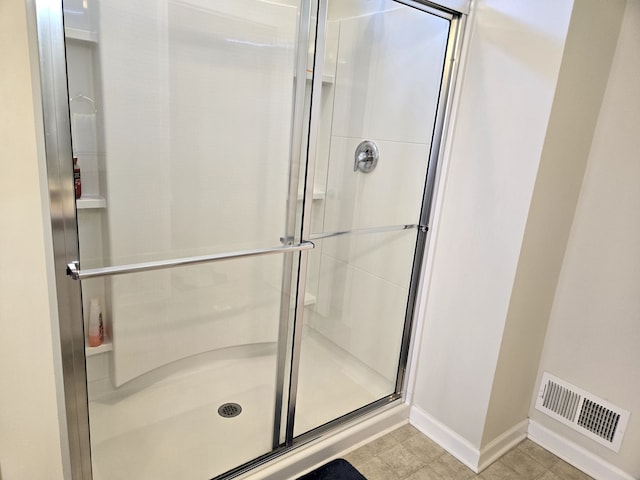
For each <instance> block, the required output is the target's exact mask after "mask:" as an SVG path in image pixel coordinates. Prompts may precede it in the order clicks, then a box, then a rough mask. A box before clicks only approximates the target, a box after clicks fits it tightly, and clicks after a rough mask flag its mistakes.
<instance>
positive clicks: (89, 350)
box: [85, 338, 113, 357]
mask: <svg viewBox="0 0 640 480" xmlns="http://www.w3.org/2000/svg"><path fill="white" fill-rule="evenodd" d="M112 350H113V343H111V340H109V339H106V338H105V339H104V343H103V344H102V345H99V346H97V347H90V346H89V345H86V346H85V355H86V356H87V357H92V356H93V355H98V354H100V353H107V352H110V351H112Z"/></svg>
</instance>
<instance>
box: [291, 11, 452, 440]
mask: <svg viewBox="0 0 640 480" xmlns="http://www.w3.org/2000/svg"><path fill="white" fill-rule="evenodd" d="M411 4H412V6H407V5H404V4H402V3H400V2H395V1H391V0H387V1H380V2H367V1H363V0H335V1H329V4H328V21H327V29H326V31H327V34H326V43H325V59H326V62H325V65H324V70H323V72H322V73H323V83H322V98H321V105H322V106H321V108H322V112H321V113H322V119H321V120H320V122H319V125H320V127H319V128H320V130H319V133H318V141H317V150H316V165H315V185H314V187H315V191H316V196H314V199H315V200H314V201H313V208H312V210H311V211H312V218H311V236H310V239H311V240H312V241H313V242H314V243H315V244H316V248H315V249H314V250H313V252H311V253H310V254H309V265H308V272H309V275H308V280H307V289H306V290H307V298H308V301H307V306H306V308H305V312H304V327H303V334H302V344H301V348H300V352H301V354H300V376H299V385H298V396H297V403H296V411H295V420H296V422H295V430H294V432H295V435H301V434H304V433H305V432H308V431H310V430H312V429H314V428H316V427H319V426H322V425H323V424H325V423H327V422H330V421H332V420H333V419H336V418H339V417H341V416H343V415H346V414H348V413H350V412H353V411H355V410H358V409H360V408H362V407H364V406H366V405H369V404H371V403H373V402H376V401H378V400H380V399H383V398H387V399H393V398H398V397H399V394H400V393H401V392H402V375H403V371H402V369H403V368H404V366H403V360H404V361H406V355H407V351H406V349H407V340H408V337H409V329H410V320H411V314H412V311H413V310H412V309H413V300H414V296H415V288H416V287H417V282H416V279H417V278H418V273H419V269H420V265H421V251H420V250H421V249H422V248H423V247H424V241H425V236H426V228H425V227H426V225H427V222H428V214H429V212H428V210H429V208H428V205H429V199H430V193H431V192H430V188H427V185H426V184H427V178H428V176H429V177H430V178H433V173H434V169H435V166H434V165H433V164H432V165H430V158H431V155H432V154H433V155H437V144H436V146H432V142H433V139H434V138H435V139H436V142H437V140H438V138H439V137H438V135H439V134H438V133H437V128H436V120H437V118H439V117H438V115H437V112H438V106H439V102H440V98H441V89H442V88H443V87H442V80H443V75H444V66H445V56H446V53H447V45H448V42H449V36H450V28H451V17H447V15H446V14H443V13H442V12H436V13H438V14H434V13H433V11H431V10H429V9H428V8H426V7H421V8H425V9H424V10H422V9H420V8H416V7H420V5H419V3H418V2H411ZM443 96H446V95H444V94H443ZM442 103H444V100H443V102H442ZM434 132H436V133H435V134H434ZM432 163H435V162H432ZM428 172H429V173H430V175H428ZM316 197H317V198H316ZM403 356H404V359H403V358H402V357H403Z"/></svg>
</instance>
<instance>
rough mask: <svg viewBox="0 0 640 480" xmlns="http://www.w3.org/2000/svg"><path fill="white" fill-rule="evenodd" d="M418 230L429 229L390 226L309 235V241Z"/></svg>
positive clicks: (411, 226) (410, 226)
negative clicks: (341, 236)
mask: <svg viewBox="0 0 640 480" xmlns="http://www.w3.org/2000/svg"><path fill="white" fill-rule="evenodd" d="M416 228H419V229H420V231H421V232H426V231H427V227H424V226H422V225H416V224H408V225H390V226H387V227H370V228H356V229H354V230H342V231H340V232H327V233H312V234H311V235H309V237H310V238H309V239H310V240H312V241H313V240H322V239H324V238H331V237H339V236H340V235H368V234H370V233H387V232H400V231H402V230H414V229H416Z"/></svg>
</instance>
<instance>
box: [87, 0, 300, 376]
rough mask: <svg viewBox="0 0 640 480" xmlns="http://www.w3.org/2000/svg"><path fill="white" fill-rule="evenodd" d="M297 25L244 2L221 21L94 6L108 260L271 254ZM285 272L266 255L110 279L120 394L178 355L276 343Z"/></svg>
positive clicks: (145, 8)
mask: <svg viewBox="0 0 640 480" xmlns="http://www.w3.org/2000/svg"><path fill="white" fill-rule="evenodd" d="M296 14H297V11H296V8H294V7H292V6H288V5H284V4H282V5H278V4H275V3H267V2H253V1H244V0H243V1H221V2H216V4H215V10H213V9H212V7H211V5H210V2H201V1H195V0H194V1H189V2H177V1H176V2H169V4H168V5H164V6H160V4H158V3H157V2H155V1H151V0H145V1H142V2H135V4H132V3H131V2H125V1H120V0H114V1H110V2H103V3H101V11H100V22H101V23H100V30H99V31H100V42H101V43H100V48H101V71H102V75H103V80H104V81H103V84H104V103H105V138H106V150H107V153H108V169H107V184H108V187H109V190H110V191H109V195H108V197H109V210H108V216H109V235H110V238H109V241H110V254H111V262H112V263H115V264H118V263H128V262H139V261H145V260H149V259H157V258H168V257H180V256H188V255H197V254H202V253H204V251H205V249H206V251H207V253H210V252H211V249H210V248H207V247H210V246H211V245H214V246H215V251H219V252H223V251H233V250H241V249H244V248H251V247H254V248H255V247H271V246H276V245H278V244H279V238H280V236H282V233H283V223H284V219H285V210H284V209H285V200H286V192H287V176H288V163H289V143H290V142H289V135H290V130H291V129H290V122H291V98H292V88H293V62H294V54H295V52H294V48H293V46H294V45H295V42H294V35H295V33H296V22H297V20H296ZM132 45H135V49H132V48H131V46H132ZM281 266H282V259H281V258H277V257H274V258H273V259H270V260H268V261H258V260H256V261H255V262H253V261H249V262H246V263H243V262H241V263H240V264H238V263H236V262H232V263H223V264H218V265H216V266H215V267H212V266H210V267H208V268H204V269H198V268H196V269H189V270H188V271H187V270H183V271H171V272H169V271H164V272H155V273H148V274H145V275H144V277H140V276H137V275H132V276H127V277H121V278H114V279H113V281H112V291H113V335H114V352H113V357H114V366H115V369H114V373H115V382H116V384H120V383H122V382H124V381H126V380H128V379H130V378H132V377H135V376H136V375H139V374H141V373H144V372H145V371H148V370H150V369H153V368H155V367H157V366H160V365H162V364H164V363H168V362H171V361H173V360H176V359H179V358H182V357H184V356H186V355H193V354H195V353H198V352H202V351H206V350H210V349H214V348H219V347H223V346H227V345H229V344H233V343H234V342H237V343H247V342H249V343H251V342H256V341H257V342H261V341H273V340H274V339H275V327H274V326H275V325H276V323H277V320H278V315H277V313H278V312H277V306H278V301H276V299H278V300H279V292H278V291H277V290H276V289H274V288H272V286H270V284H272V283H273V278H276V280H279V278H280V276H279V272H280V271H281ZM196 278H197V279H199V281H197V282H196V281H194V279H196ZM264 279H270V280H269V281H268V282H265V280H264ZM200 280H201V281H200ZM216 303H217V306H216V307H215V308H214V307H210V305H212V304H213V305H215V304H216ZM207 305H208V306H209V307H207ZM207 308H209V310H207ZM212 308H214V310H215V309H216V308H217V309H218V311H213V310H212ZM252 309H253V313H251V311H252Z"/></svg>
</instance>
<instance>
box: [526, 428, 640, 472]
mask: <svg viewBox="0 0 640 480" xmlns="http://www.w3.org/2000/svg"><path fill="white" fill-rule="evenodd" d="M528 436H529V439H530V440H531V441H532V442H535V443H537V444H538V445H540V446H541V447H542V448H544V449H545V450H548V451H549V452H551V453H553V454H554V455H555V456H557V457H560V458H561V459H563V460H564V461H565V462H567V463H570V464H571V465H573V466H574V467H576V468H577V469H579V470H582V471H583V472H585V473H586V474H587V475H590V476H592V477H593V478H595V479H596V480H635V479H634V478H633V477H632V476H631V475H629V474H628V473H626V472H624V471H622V470H620V469H619V468H618V467H616V466H615V465H612V464H611V463H609V462H607V461H606V460H604V459H603V458H601V457H599V456H597V455H595V454H593V453H591V452H590V451H588V450H587V449H585V448H583V447H581V446H580V445H578V444H576V443H573V442H571V441H569V440H567V439H566V438H564V437H562V436H560V435H558V434H557V433H555V432H553V431H551V430H549V429H548V428H546V427H544V426H542V425H541V424H540V423H538V422H536V421H535V420H530V421H529V434H528Z"/></svg>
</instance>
